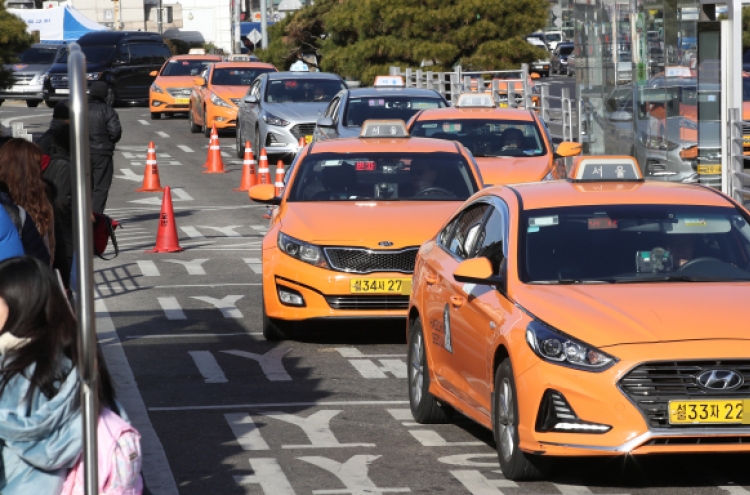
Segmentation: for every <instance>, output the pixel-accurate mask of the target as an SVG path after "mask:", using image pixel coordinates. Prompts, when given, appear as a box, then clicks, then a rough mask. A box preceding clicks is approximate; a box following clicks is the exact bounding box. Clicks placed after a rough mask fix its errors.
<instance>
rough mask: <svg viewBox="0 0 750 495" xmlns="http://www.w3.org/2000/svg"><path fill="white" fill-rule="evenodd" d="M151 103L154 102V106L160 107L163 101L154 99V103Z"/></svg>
mask: <svg viewBox="0 0 750 495" xmlns="http://www.w3.org/2000/svg"><path fill="white" fill-rule="evenodd" d="M151 104H152V105H153V106H155V107H160V106H161V102H160V101H154V102H153V103H151Z"/></svg>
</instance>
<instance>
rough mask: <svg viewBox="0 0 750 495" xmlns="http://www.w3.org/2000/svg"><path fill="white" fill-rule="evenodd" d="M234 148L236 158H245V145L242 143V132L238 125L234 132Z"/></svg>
mask: <svg viewBox="0 0 750 495" xmlns="http://www.w3.org/2000/svg"><path fill="white" fill-rule="evenodd" d="M234 146H235V148H236V155H237V158H239V159H240V160H242V159H243V158H245V145H244V143H243V142H242V130H241V129H240V126H239V124H238V125H237V129H236V130H235V131H234Z"/></svg>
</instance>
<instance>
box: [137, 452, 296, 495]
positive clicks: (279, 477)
mask: <svg viewBox="0 0 750 495" xmlns="http://www.w3.org/2000/svg"><path fill="white" fill-rule="evenodd" d="M250 469H252V471H253V473H255V474H249V475H244V476H235V477H234V481H235V482H236V483H237V484H238V485H254V484H258V485H260V487H261V488H262V489H263V493H264V494H265V495H295V493H294V490H293V489H292V485H291V484H289V480H288V479H287V477H286V475H285V474H284V471H282V470H281V466H279V463H278V462H276V459H250ZM149 488H150V487H149Z"/></svg>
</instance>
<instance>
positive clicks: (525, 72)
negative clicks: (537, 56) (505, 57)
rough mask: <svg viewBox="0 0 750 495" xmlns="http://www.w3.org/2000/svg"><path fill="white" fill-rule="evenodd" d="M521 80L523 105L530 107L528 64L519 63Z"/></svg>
mask: <svg viewBox="0 0 750 495" xmlns="http://www.w3.org/2000/svg"><path fill="white" fill-rule="evenodd" d="M521 80H522V81H523V84H522V87H523V107H524V108H531V88H529V64H521Z"/></svg>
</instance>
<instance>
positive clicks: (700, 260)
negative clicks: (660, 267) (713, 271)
mask: <svg viewBox="0 0 750 495" xmlns="http://www.w3.org/2000/svg"><path fill="white" fill-rule="evenodd" d="M712 261H718V262H719V263H724V262H723V261H721V260H720V259H718V258H714V257H713V256H701V257H700V258H695V259H694V260H690V261H688V262H687V263H685V264H684V265H682V266H681V267H680V269H679V270H678V271H680V272H681V271H682V270H684V269H685V268H688V267H691V266H694V265H698V264H700V263H709V262H712Z"/></svg>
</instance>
